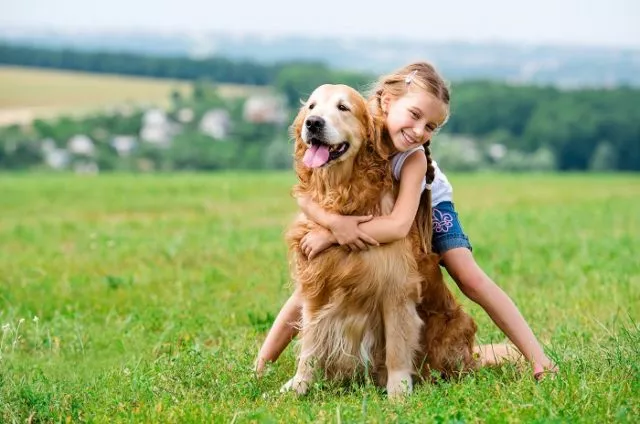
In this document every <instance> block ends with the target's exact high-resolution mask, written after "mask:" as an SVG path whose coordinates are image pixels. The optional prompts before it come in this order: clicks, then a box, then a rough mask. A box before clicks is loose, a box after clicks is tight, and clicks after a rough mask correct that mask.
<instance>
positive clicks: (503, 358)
mask: <svg viewBox="0 0 640 424" xmlns="http://www.w3.org/2000/svg"><path fill="white" fill-rule="evenodd" d="M473 353H474V354H475V355H477V356H478V359H479V360H480V366H482V367H486V366H489V367H492V366H496V365H500V364H503V363H505V362H517V361H518V360H520V359H521V358H522V353H520V351H519V350H518V349H516V348H515V347H514V346H513V345H511V344H508V343H498V344H486V345H476V346H474V347H473Z"/></svg>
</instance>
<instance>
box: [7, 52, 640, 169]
mask: <svg viewBox="0 0 640 424" xmlns="http://www.w3.org/2000/svg"><path fill="white" fill-rule="evenodd" d="M0 64H11V65H21V66H34V67H47V68H56V69H73V70H81V71H88V72H101V73H118V74H128V75H144V76H153V77H165V78H180V79H189V80H208V81H213V82H216V83H239V84H253V85H269V86H273V87H274V88H275V89H276V90H277V91H278V92H280V93H282V94H283V95H284V96H285V97H286V99H287V101H288V104H289V107H290V112H292V113H293V112H295V110H296V109H297V108H298V107H299V104H300V103H299V101H300V99H304V98H306V97H307V96H308V94H309V93H310V92H311V91H312V90H313V89H314V88H315V87H316V86H318V85H320V84H323V83H345V84H348V85H351V86H354V87H355V88H358V89H360V90H361V91H364V90H366V87H367V84H368V83H371V82H373V81H374V79H375V76H373V75H368V74H363V73H356V72H348V71H341V70H334V69H330V68H329V67H327V66H326V65H324V64H322V63H302V62H299V63H280V64H272V65H268V64H259V63H255V62H250V61H231V60H229V59H225V58H210V59H202V60H196V59H189V58H180V57H171V58H167V57H152V56H144V55H135V54H124V53H105V52H79V51H71V50H65V49H60V50H48V49H41V48H35V47H21V46H11V45H7V44H0ZM436 65H437V64H436ZM445 77H446V75H445ZM451 92H452V97H451V98H452V103H451V119H450V121H449V123H448V124H447V126H446V127H445V129H444V131H443V132H444V133H448V134H449V135H459V136H465V137H469V138H471V139H473V140H474V142H475V143H477V144H478V145H479V146H480V147H481V148H482V149H481V150H482V151H487V150H488V149H489V148H490V146H491V145H496V144H497V145H501V146H504V147H506V148H507V149H508V150H510V151H516V152H520V153H522V155H524V156H522V155H521V156H519V157H520V158H521V159H522V158H524V159H522V160H523V161H526V160H527V156H526V155H528V154H531V155H534V154H536V152H538V153H539V152H540V151H542V150H544V152H545V155H546V156H545V157H547V156H549V155H551V157H552V163H553V168H554V169H558V170H589V169H598V170H625V171H638V170H640V90H639V89H634V88H630V87H617V88H602V89H593V88H591V89H576V90H562V89H559V88H555V87H550V86H546V87H545V86H518V85H510V84H506V83H496V82H486V81H461V82H455V83H453V84H452V87H451ZM280 137H281V138H286V131H282V134H281V135H280ZM1 138H2V133H1V132H0V143H2V142H3V140H2V139H1ZM5 138H6V137H5ZM11 138H12V139H13V140H14V142H12V144H11V146H14V145H15V140H16V138H15V134H14V136H12V137H11ZM267 141H268V142H271V141H272V140H271V139H270V140H265V142H267ZM5 144H6V143H5ZM13 148H14V147H12V149H13ZM256 149H257V147H256ZM14 151H15V149H14ZM5 153H6V152H5ZM461 153H464V151H463V152H461ZM0 155H1V153H0ZM538 156H540V155H538ZM6 159H7V157H6V154H5V161H6ZM0 163H2V161H0Z"/></svg>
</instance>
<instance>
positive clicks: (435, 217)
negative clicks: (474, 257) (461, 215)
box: [431, 202, 472, 255]
mask: <svg viewBox="0 0 640 424" xmlns="http://www.w3.org/2000/svg"><path fill="white" fill-rule="evenodd" d="M432 221H433V222H432V225H433V238H432V240H431V242H432V245H433V251H434V252H435V253H437V254H439V255H442V254H443V253H445V252H446V251H448V250H451V249H455V248H457V247H466V248H467V249H469V250H472V248H471V243H470V242H469V237H467V235H466V234H465V233H464V231H463V230H462V225H460V220H459V219H458V213H457V212H456V209H455V207H454V206H453V203H452V202H441V203H438V204H437V205H436V206H434V207H433V210H432Z"/></svg>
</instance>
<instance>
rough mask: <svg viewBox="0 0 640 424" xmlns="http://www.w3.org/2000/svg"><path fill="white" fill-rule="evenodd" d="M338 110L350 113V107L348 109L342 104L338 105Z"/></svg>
mask: <svg viewBox="0 0 640 424" xmlns="http://www.w3.org/2000/svg"><path fill="white" fill-rule="evenodd" d="M338 110H341V111H342V112H348V111H349V108H348V107H346V106H345V105H343V104H342V103H340V104H339V105H338Z"/></svg>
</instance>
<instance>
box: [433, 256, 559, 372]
mask: <svg viewBox="0 0 640 424" xmlns="http://www.w3.org/2000/svg"><path fill="white" fill-rule="evenodd" d="M442 261H443V263H444V265H445V267H446V268H447V271H448V272H449V275H451V277H452V278H453V279H454V280H455V282H456V283H457V284H458V286H459V287H460V290H462V292H463V293H464V294H465V295H466V296H467V297H469V298H470V299H471V300H473V301H474V302H476V303H477V304H478V305H480V306H481V307H482V308H483V309H484V310H485V311H486V312H487V314H489V317H491V319H492V320H493V321H494V322H495V323H496V325H497V326H498V328H500V330H502V331H503V332H504V333H505V334H506V335H507V337H508V338H509V339H510V340H511V341H512V342H513V344H514V345H515V346H516V347H517V348H518V349H519V350H520V352H522V354H523V355H524V356H525V358H526V359H527V360H528V361H529V362H530V363H531V364H532V366H533V372H534V375H535V376H536V378H537V377H538V376H540V375H541V373H542V372H544V371H554V370H555V369H556V367H555V365H554V364H553V363H552V362H551V361H550V360H549V358H548V357H547V356H546V355H545V353H544V351H543V350H542V347H541V346H540V344H539V343H538V340H537V339H536V337H535V336H534V334H533V332H532V331H531V328H529V325H528V324H527V322H526V321H525V320H524V318H523V316H522V314H521V313H520V311H519V310H518V308H517V307H516V305H515V304H514V303H513V301H512V300H511V298H509V296H508V295H507V294H506V293H505V292H504V291H503V290H502V289H501V288H500V287H498V285H497V284H496V283H494V282H493V281H492V280H491V279H490V278H489V277H488V276H487V275H486V274H485V273H484V271H482V269H481V268H480V267H479V266H478V264H477V263H476V261H475V259H474V257H473V255H472V253H471V251H470V250H469V249H468V248H464V247H459V248H455V249H451V250H447V251H446V252H445V253H444V254H443V255H442ZM480 350H481V351H485V352H487V353H488V354H489V356H488V357H487V358H485V359H484V360H485V361H488V362H487V363H490V362H491V356H494V359H496V355H495V354H491V353H490V352H491V350H490V347H489V348H488V349H487V348H485V347H480ZM501 350H502V348H501ZM485 356H486V355H485ZM507 356H508V355H507ZM498 359H499V358H498Z"/></svg>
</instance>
